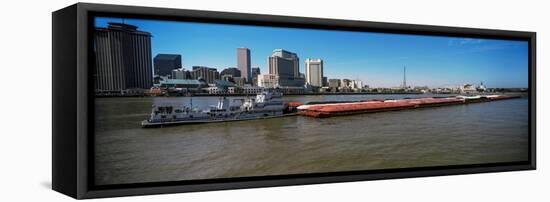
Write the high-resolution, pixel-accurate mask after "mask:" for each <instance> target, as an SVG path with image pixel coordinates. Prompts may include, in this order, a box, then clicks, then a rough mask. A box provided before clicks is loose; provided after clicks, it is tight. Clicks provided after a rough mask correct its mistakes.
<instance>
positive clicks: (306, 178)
mask: <svg viewBox="0 0 550 202" xmlns="http://www.w3.org/2000/svg"><path fill="white" fill-rule="evenodd" d="M100 15H108V16H112V17H117V16H120V17H127V18H145V19H165V20H166V19H169V20H176V21H192V22H213V23H222V24H223V23H225V24H242V25H262V26H275V27H299V28H310V29H330V30H348V31H369V32H382V33H404V34H419V35H436V36H459V37H475V38H491V39H511V40H525V41H527V42H528V43H529V54H528V55H529V86H528V87H529V92H528V96H529V160H528V161H524V162H510V163H488V164H477V165H460V166H437V167H423V168H403V169H384V170H369V171H352V172H336V173H322V174H296V175H281V176H265V177H242V178H232V179H211V180H191V181H175V182H153V183H140V184H124V185H122V184H121V185H102V186H97V185H94V184H93V183H92V182H93V168H94V166H93V163H94V161H93V158H92V157H93V156H92V155H93V146H92V144H93V142H94V139H93V134H94V132H93V129H94V128H93V124H94V121H93V117H94V114H93V112H94V106H93V99H94V97H93V94H92V93H91V92H93V88H92V86H93V80H92V78H91V75H92V73H91V67H90V63H89V61H91V60H90V58H91V57H92V56H91V53H90V51H89V48H90V45H91V43H92V37H91V31H92V30H93V27H91V26H92V25H93V23H92V19H93V17H94V16H100ZM52 21H53V23H52V24H53V25H52V43H53V44H52V75H53V78H52V88H53V90H52V91H53V93H52V110H53V111H52V114H53V117H52V155H53V156H52V188H53V190H56V191H58V192H61V193H63V194H66V195H68V196H71V197H74V198H77V199H85V198H98V197H114V196H130V195H145V194H164V193H180V192H193V191H207V190H223V189H240V188H254V187H272V186H287V185H305V184H317V183H334V182H351V181H363V180H378V179H393V178H409V177H424V176H442V175H457V174H473V173H487V172H503V171H519V170H534V169H536V93H535V92H536V81H535V80H536V33H535V32H523V31H506V30H491V29H474V28H459V27H444V26H429V25H414V24H398V23H381V22H365V21H352V20H335V19H320V18H306V17H288V16H276V15H259V14H244V13H230V12H212V11H198V10H184V9H168V8H152V7H135V6H120V5H106V4H90V3H77V4H74V5H72V6H69V7H66V8H63V9H60V10H58V11H55V12H53V14H52Z"/></svg>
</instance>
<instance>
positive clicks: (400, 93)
mask: <svg viewBox="0 0 550 202" xmlns="http://www.w3.org/2000/svg"><path fill="white" fill-rule="evenodd" d="M508 93H522V94H523V93H528V92H520V91H518V92H487V93H475V94H462V95H482V94H508ZM420 94H426V95H436V96H440V95H459V93H422V92H399V93H394V92H335V93H301V94H285V95H284V96H286V97H296V96H322V95H420ZM222 96H223V97H242V96H255V94H244V93H238V94H207V93H204V94H194V95H191V96H186V95H183V96H140V95H128V96H119V95H117V96H114V95H113V96H97V95H96V96H94V97H95V98H138V97H222Z"/></svg>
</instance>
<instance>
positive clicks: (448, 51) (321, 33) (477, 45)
mask: <svg viewBox="0 0 550 202" xmlns="http://www.w3.org/2000/svg"><path fill="white" fill-rule="evenodd" d="M122 21H123V20H122V19H119V18H96V26H97V27H105V26H106V25H107V22H122ZM124 22H125V23H127V24H131V25H135V26H137V27H138V30H141V31H145V32H150V33H151V34H152V35H153V37H152V38H151V40H152V57H154V56H155V55H157V54H180V55H182V62H183V67H185V68H186V69H190V68H191V67H192V66H208V67H213V68H216V69H218V71H222V70H223V69H225V68H228V67H236V66H237V58H236V57H235V50H236V48H239V47H246V48H248V49H249V50H250V59H251V66H259V67H260V69H261V72H262V73H264V74H265V73H267V72H268V65H267V61H268V57H269V56H270V55H271V53H272V52H273V50H274V49H285V50H289V51H292V52H294V53H296V54H297V55H298V57H299V58H301V60H300V61H299V70H300V73H304V72H305V59H306V58H319V59H322V60H323V62H324V65H323V66H324V70H323V71H324V76H327V77H328V78H329V79H334V78H337V79H344V78H347V79H358V80H362V81H363V84H365V85H369V86H371V87H398V86H401V83H402V79H403V78H402V77H403V72H402V71H403V66H406V67H407V83H408V84H409V86H430V87H449V86H456V85H461V84H464V83H474V84H478V83H480V82H483V83H484V84H486V85H487V86H488V87H504V88H513V87H519V88H524V87H527V85H528V83H527V79H528V76H527V71H528V61H527V59H528V55H527V54H528V50H527V48H528V44H527V42H523V41H505V40H489V39H470V38H454V37H437V36H419V35H403V34H386V33H384V34H382V33H365V32H349V31H333V30H311V29H297V28H276V27H259V26H243V25H223V24H207V23H189V22H174V21H157V20H134V19H124Z"/></svg>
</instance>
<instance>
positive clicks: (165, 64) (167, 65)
mask: <svg viewBox="0 0 550 202" xmlns="http://www.w3.org/2000/svg"><path fill="white" fill-rule="evenodd" d="M153 64H154V65H153V66H154V67H155V72H154V74H155V75H157V76H167V75H170V74H171V72H172V70H174V69H179V68H181V55H177V54H158V55H157V56H155V58H154V59H153Z"/></svg>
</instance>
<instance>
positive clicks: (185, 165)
mask: <svg viewBox="0 0 550 202" xmlns="http://www.w3.org/2000/svg"><path fill="white" fill-rule="evenodd" d="M426 96H432V95H322V96H285V98H284V99H285V101H301V102H308V101H326V100H363V99H373V98H404V97H426ZM229 98H231V99H235V97H229ZM217 99H218V98H217V97H193V98H192V103H193V106H196V107H205V106H208V105H215V104H216V103H217ZM190 102H191V100H190V98H189V97H147V98H97V99H96V105H95V106H96V107H95V108H96V120H95V183H96V184H98V185H106V184H125V183H142V182H159V181H179V180H196V179H212V178H229V177H245V176H267V175H282V174H300V173H319V172H335V171H354V170H371V169H384V168H409V167H424V166H439V165H464V164H478V163H494V162H512V161H526V160H528V100H527V98H521V99H512V100H502V101H495V102H488V103H475V104H469V105H457V106H445V107H437V108H425V109H414V110H405V111H394V112H381V113H371V114H360V115H352V116H341V117H332V118H325V119H317V118H310V117H302V116H292V117H284V118H273V119H264V120H251V121H239V122H224V123H210V124H198V125H181V126H174V127H165V128H153V129H143V128H141V127H140V122H141V121H142V120H145V119H147V118H148V115H149V113H150V112H151V105H152V104H154V103H174V104H182V105H189V104H190Z"/></svg>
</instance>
